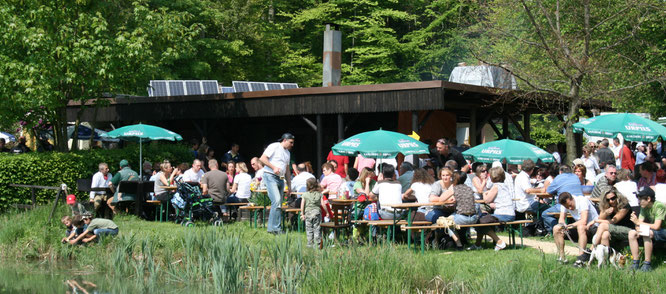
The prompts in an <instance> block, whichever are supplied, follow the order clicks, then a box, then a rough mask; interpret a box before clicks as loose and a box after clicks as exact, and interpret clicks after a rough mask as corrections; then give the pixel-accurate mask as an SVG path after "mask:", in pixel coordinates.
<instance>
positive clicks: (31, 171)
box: [0, 143, 193, 211]
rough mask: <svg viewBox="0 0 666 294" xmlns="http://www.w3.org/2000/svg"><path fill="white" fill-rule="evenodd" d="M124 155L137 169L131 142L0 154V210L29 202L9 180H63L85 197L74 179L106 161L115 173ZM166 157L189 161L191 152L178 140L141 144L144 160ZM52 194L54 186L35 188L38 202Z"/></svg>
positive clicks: (53, 182) (25, 191) (27, 192)
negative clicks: (73, 149)
mask: <svg viewBox="0 0 666 294" xmlns="http://www.w3.org/2000/svg"><path fill="white" fill-rule="evenodd" d="M122 159H127V160H128V161H129V162H130V166H131V167H132V168H133V169H134V170H136V171H137V172H138V169H139V168H141V165H140V164H139V147H138V145H131V146H128V147H125V148H123V149H114V150H84V151H76V152H70V153H60V152H44V153H27V154H19V155H10V154H2V155H0V211H4V210H6V209H7V208H8V207H10V206H11V205H12V204H30V199H31V192H30V189H27V188H15V187H10V186H9V185H10V184H25V185H40V186H53V187H57V186H60V184H62V183H65V184H67V187H68V192H69V193H70V194H76V195H77V198H79V199H81V200H83V199H88V198H87V195H86V193H84V192H79V191H77V189H76V180H77V179H83V178H91V177H92V175H93V174H94V173H96V172H97V165H98V164H99V163H100V162H106V163H107V164H108V165H109V169H110V172H111V173H113V174H115V173H116V172H117V171H118V169H119V167H118V165H119V163H120V160H122ZM164 159H168V160H169V161H171V162H173V163H180V162H191V161H192V160H193V155H192V153H190V152H189V149H188V148H187V147H186V146H185V145H181V144H164V143H156V144H146V145H144V147H143V160H144V161H145V160H148V161H150V162H156V161H162V160H164ZM54 197H55V191H54V190H41V189H37V190H36V198H37V203H38V204H40V203H46V202H48V201H49V200H52V199H53V198H54Z"/></svg>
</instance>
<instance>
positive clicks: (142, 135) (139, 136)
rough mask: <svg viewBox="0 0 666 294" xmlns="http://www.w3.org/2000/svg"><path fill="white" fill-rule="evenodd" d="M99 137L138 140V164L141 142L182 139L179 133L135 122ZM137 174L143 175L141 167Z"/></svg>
mask: <svg viewBox="0 0 666 294" xmlns="http://www.w3.org/2000/svg"><path fill="white" fill-rule="evenodd" d="M100 136H101V137H103V138H104V137H109V138H117V139H122V140H125V141H131V142H139V164H141V162H143V154H142V151H143V150H142V149H143V146H142V143H143V142H148V141H152V140H169V141H180V140H182V139H183V137H181V136H180V135H178V134H176V133H174V132H172V131H169V130H167V129H164V128H160V127H156V126H151V125H144V124H141V123H139V124H136V125H130V126H124V127H122V128H118V129H115V130H113V131H110V132H108V133H105V134H101V135H100ZM139 176H140V177H143V168H139Z"/></svg>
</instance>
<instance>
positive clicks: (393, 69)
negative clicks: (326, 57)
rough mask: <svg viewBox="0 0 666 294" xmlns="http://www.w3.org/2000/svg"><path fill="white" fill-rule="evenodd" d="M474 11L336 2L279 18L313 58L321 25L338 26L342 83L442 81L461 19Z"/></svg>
mask: <svg viewBox="0 0 666 294" xmlns="http://www.w3.org/2000/svg"><path fill="white" fill-rule="evenodd" d="M473 9H474V7H473V6H470V5H469V4H465V3H464V2H460V1H454V0H435V1H425V0H411V1H395V0H392V1H372V0H335V1H328V2H322V3H312V5H311V6H309V7H306V8H305V9H302V10H298V11H295V12H291V13H289V12H284V13H282V15H284V16H286V17H287V18H289V21H290V25H291V26H292V27H293V32H292V33H291V34H290V40H294V41H296V43H297V44H295V45H294V46H299V47H297V49H300V50H305V49H306V48H307V47H308V46H309V47H310V48H312V49H311V51H310V55H311V56H317V57H316V59H317V60H321V58H320V56H321V52H322V50H323V49H322V45H321V43H322V41H321V40H322V31H323V23H334V24H337V25H339V26H340V27H341V30H342V32H343V41H342V43H343V44H342V48H343V56H342V72H343V76H342V82H343V84H375V83H391V82H404V81H417V80H424V79H426V80H430V79H437V78H442V77H446V75H447V74H446V73H448V72H450V70H451V68H452V67H453V65H454V64H455V63H456V62H457V60H458V59H459V58H461V54H462V52H463V51H462V50H459V48H461V47H462V46H461V43H460V40H461V38H460V37H457V36H458V35H459V33H460V32H461V31H462V29H463V28H464V27H461V26H460V25H459V24H460V23H462V22H461V21H460V19H461V18H464V17H466V16H467V15H468V14H469V13H470V11H472V10H473ZM298 40H302V41H298Z"/></svg>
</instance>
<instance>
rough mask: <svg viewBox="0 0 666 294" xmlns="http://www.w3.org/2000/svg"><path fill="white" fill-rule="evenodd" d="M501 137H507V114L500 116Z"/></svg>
mask: <svg viewBox="0 0 666 294" xmlns="http://www.w3.org/2000/svg"><path fill="white" fill-rule="evenodd" d="M502 139H509V119H508V118H507V114H504V115H503V116H502Z"/></svg>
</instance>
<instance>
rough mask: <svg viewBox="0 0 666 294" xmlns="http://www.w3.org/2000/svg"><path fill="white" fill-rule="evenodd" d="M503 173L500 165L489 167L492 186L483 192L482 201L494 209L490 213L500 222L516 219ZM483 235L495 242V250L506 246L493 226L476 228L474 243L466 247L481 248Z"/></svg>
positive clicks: (509, 190) (511, 196) (509, 189)
mask: <svg viewBox="0 0 666 294" xmlns="http://www.w3.org/2000/svg"><path fill="white" fill-rule="evenodd" d="M504 179H505V173H504V170H503V169H502V168H500V167H493V168H491V169H490V180H491V181H492V182H493V187H492V188H490V190H488V191H486V192H485V193H483V201H484V202H485V203H486V204H488V205H490V207H492V208H493V209H494V213H493V214H492V215H493V216H494V217H496V218H497V219H498V220H499V221H500V222H510V221H514V220H515V219H516V211H515V207H514V205H513V199H512V198H513V193H511V188H510V187H508V186H507V185H506V184H505V183H504ZM483 235H488V236H489V237H490V238H491V239H493V241H494V242H495V244H496V245H495V251H498V250H502V249H504V248H506V244H505V243H504V241H502V240H500V238H499V237H497V234H495V228H494V227H479V228H477V234H476V244H474V245H472V247H470V248H468V249H470V250H474V249H481V241H483Z"/></svg>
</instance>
